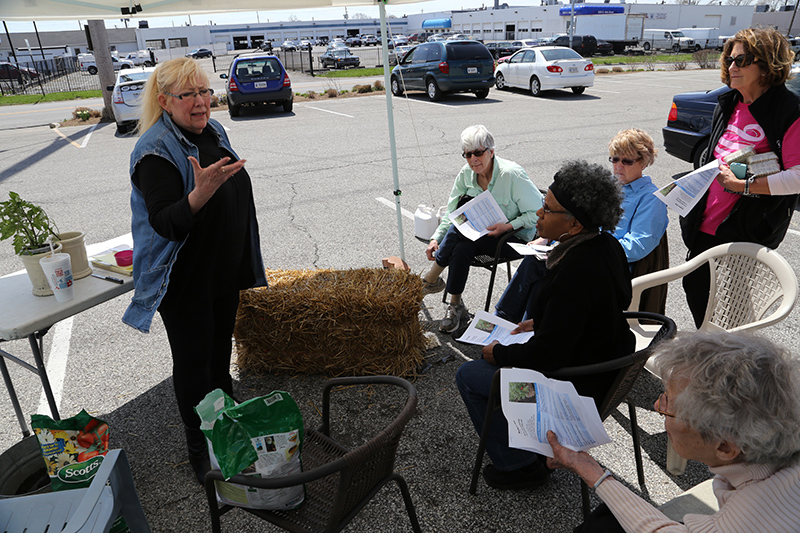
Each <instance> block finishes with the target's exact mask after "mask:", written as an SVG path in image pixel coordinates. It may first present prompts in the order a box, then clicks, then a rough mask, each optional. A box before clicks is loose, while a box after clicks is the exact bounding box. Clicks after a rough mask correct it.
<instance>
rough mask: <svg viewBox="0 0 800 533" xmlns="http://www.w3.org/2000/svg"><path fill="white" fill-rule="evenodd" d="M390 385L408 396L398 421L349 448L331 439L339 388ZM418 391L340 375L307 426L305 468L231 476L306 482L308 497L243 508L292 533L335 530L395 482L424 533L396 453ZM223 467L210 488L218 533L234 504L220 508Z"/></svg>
mask: <svg viewBox="0 0 800 533" xmlns="http://www.w3.org/2000/svg"><path fill="white" fill-rule="evenodd" d="M369 384H378V385H391V386H396V387H400V388H403V389H405V390H406V391H407V393H408V396H407V398H406V401H405V405H404V406H403V407H402V410H401V411H400V413H399V414H398V415H397V416H396V417H395V419H394V420H393V421H392V422H391V423H390V424H389V425H387V426H386V427H385V428H384V429H383V430H382V431H381V432H380V433H378V434H377V435H376V436H374V437H373V438H372V439H370V440H369V441H368V442H366V443H364V444H362V445H360V446H358V447H356V448H354V449H352V450H351V449H348V448H346V447H345V446H342V445H341V444H339V443H337V442H336V441H334V440H333V439H332V438H331V426H330V394H331V389H332V388H333V387H337V386H350V385H369ZM416 406H417V391H416V389H415V388H414V386H413V385H412V384H411V383H409V382H408V381H406V380H404V379H402V378H398V377H394V376H370V377H350V378H336V379H332V380H330V381H329V382H328V383H327V384H326V385H325V388H324V389H323V391H322V424H321V425H320V427H319V429H317V430H308V431H307V432H306V435H305V439H304V442H303V444H302V448H301V454H302V462H303V470H304V471H303V472H302V473H300V474H293V475H288V476H284V477H275V478H264V479H256V478H253V477H248V476H244V475H241V474H238V475H235V476H233V477H231V478H230V479H229V480H227V481H230V482H232V483H236V484H239V485H245V486H248V487H254V488H261V489H279V488H285V487H292V486H297V485H305V494H306V495H305V500H304V501H303V503H302V504H300V506H299V507H298V508H297V509H293V510H290V511H266V510H257V509H246V508H242V509H243V510H245V511H247V512H249V513H252V514H254V515H256V516H258V517H260V518H263V519H264V520H267V521H269V522H271V523H273V524H275V525H276V526H278V527H280V528H282V529H285V530H287V531H295V532H303V533H310V532H336V531H341V530H342V529H344V527H345V526H346V525H347V524H348V523H349V522H350V521H351V520H352V519H353V518H354V517H355V516H356V514H358V512H359V511H360V510H361V509H362V508H363V507H364V506H365V505H366V504H367V503H369V501H370V500H371V499H372V498H373V497H374V496H375V494H377V493H378V491H379V490H380V489H381V488H382V487H383V486H384V485H385V484H386V483H388V482H389V481H395V482H396V483H397V484H398V485H399V487H400V492H401V493H402V495H403V500H404V502H405V506H406V511H407V512H408V516H409V518H410V519H411V527H412V528H413V530H414V531H416V532H417V533H420V531H421V530H420V526H419V522H418V521H417V515H416V511H415V510H414V504H413V502H412V501H411V494H410V493H409V491H408V485H407V484H406V482H405V480H404V479H403V477H402V476H401V475H400V474H397V473H395V472H394V461H395V453H396V452H397V446H398V444H399V443H400V436H401V434H402V432H403V428H404V427H405V425H406V424H407V423H408V421H409V420H410V419H411V417H412V416H413V415H414V412H415V410H416ZM223 480H224V478H223V476H222V473H221V472H220V471H219V470H211V471H210V472H209V473H208V474H206V478H205V489H206V497H207V498H208V505H209V508H210V511H211V526H212V529H213V531H214V533H219V532H220V531H221V529H220V516H221V515H222V514H225V513H226V512H228V511H230V510H231V509H233V508H234V507H232V506H229V505H222V506H220V505H219V504H218V502H217V495H216V489H215V482H217V481H223Z"/></svg>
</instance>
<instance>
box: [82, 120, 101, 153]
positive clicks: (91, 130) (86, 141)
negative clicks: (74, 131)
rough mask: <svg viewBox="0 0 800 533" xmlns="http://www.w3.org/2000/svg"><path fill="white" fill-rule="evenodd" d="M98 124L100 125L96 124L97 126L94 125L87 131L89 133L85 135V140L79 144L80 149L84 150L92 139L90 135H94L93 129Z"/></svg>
mask: <svg viewBox="0 0 800 533" xmlns="http://www.w3.org/2000/svg"><path fill="white" fill-rule="evenodd" d="M99 124H100V123H99V122H98V123H97V124H95V125H94V126H92V129H90V130H89V133H87V134H86V138H85V139H84V140H83V142H82V143H81V148H86V145H87V144H88V143H89V139H90V138H91V137H92V133H94V129H95V128H96V127H97V126H98V125H99Z"/></svg>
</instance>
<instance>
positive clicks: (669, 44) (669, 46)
mask: <svg viewBox="0 0 800 533" xmlns="http://www.w3.org/2000/svg"><path fill="white" fill-rule="evenodd" d="M639 44H640V45H641V47H642V48H644V49H645V51H648V50H672V51H673V52H681V51H689V52H693V51H694V50H695V42H694V39H692V38H690V37H686V36H685V35H684V34H683V32H681V31H680V30H644V31H643V32H642V40H641V41H639Z"/></svg>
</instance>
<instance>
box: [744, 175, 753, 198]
mask: <svg viewBox="0 0 800 533" xmlns="http://www.w3.org/2000/svg"><path fill="white" fill-rule="evenodd" d="M754 181H755V178H754V177H752V176H751V177H749V178H747V179H746V180H744V191H742V196H750V184H752V183H753V182H754Z"/></svg>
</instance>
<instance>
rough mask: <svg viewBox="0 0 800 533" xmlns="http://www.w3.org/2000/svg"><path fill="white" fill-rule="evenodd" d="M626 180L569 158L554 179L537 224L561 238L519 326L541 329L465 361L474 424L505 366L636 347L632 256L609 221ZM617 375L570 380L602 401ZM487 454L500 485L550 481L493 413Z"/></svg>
mask: <svg viewBox="0 0 800 533" xmlns="http://www.w3.org/2000/svg"><path fill="white" fill-rule="evenodd" d="M621 202H622V193H621V191H620V184H619V182H618V181H617V180H616V179H614V177H613V176H612V175H611V173H610V172H609V171H608V170H606V169H604V168H603V167H601V166H600V165H590V164H589V163H587V162H585V161H571V162H568V163H565V164H564V165H563V166H562V167H561V169H560V170H559V171H558V173H557V174H556V175H555V177H554V178H553V184H552V185H550V189H549V191H548V192H547V196H546V197H545V200H544V206H543V207H542V208H541V209H539V211H538V212H537V215H538V217H539V219H538V222H537V223H536V229H537V230H538V231H539V235H541V236H542V237H544V238H546V239H551V240H557V241H559V243H560V244H558V246H556V247H555V248H554V249H553V250H552V251H551V252H550V254H549V255H548V258H547V261H546V267H547V271H546V273H545V275H544V277H543V278H542V281H541V283H539V284H538V285H537V286H536V287H535V288H534V299H533V301H534V302H535V303H534V306H533V310H532V314H531V319H530V320H527V321H525V322H523V323H522V324H520V327H519V328H517V329H518V331H531V330H532V331H534V332H535V335H534V336H533V337H532V338H531V339H530V340H529V341H528V342H527V343H525V344H513V345H510V346H503V345H501V344H498V343H497V342H493V343H492V344H490V345H488V346H485V347H484V348H483V358H482V359H479V360H475V361H470V362H467V363H465V364H463V365H461V368H459V369H458V373H457V374H456V383H457V384H458V390H459V392H460V393H461V397H462V398H463V400H464V403H465V404H466V406H467V411H468V412H469V415H470V418H471V419H472V423H473V424H474V426H475V429H476V430H477V431H478V433H479V434H480V432H481V429H482V427H483V421H484V416H485V414H486V406H487V403H488V398H489V390H490V388H491V384H492V377H493V376H494V373H495V372H496V371H497V369H498V368H500V367H502V366H515V367H519V368H530V369H533V370H538V371H540V372H545V373H546V372H547V371H548V370H554V369H557V368H562V367H567V366H580V365H586V364H592V363H599V362H602V361H606V360H610V359H615V358H618V357H622V356H623V355H626V354H629V353H633V351H634V349H635V339H634V336H633V333H632V332H631V331H630V328H629V327H628V322H627V321H626V320H625V318H624V317H623V311H624V310H625V309H627V307H628V305H629V304H630V302H631V278H630V271H629V270H628V261H627V258H626V257H625V253H624V251H623V249H622V246H621V245H620V243H619V241H618V240H617V239H615V238H614V237H613V236H612V235H611V233H609V232H608V231H604V230H603V229H602V228H614V227H616V225H617V223H618V221H619V219H620V217H621V216H622V207H621V206H620V204H621ZM615 374H616V373H615V372H608V373H604V374H597V375H593V376H591V377H587V378H575V379H574V380H572V382H573V384H574V385H575V388H576V389H577V391H578V393H579V394H581V395H583V396H589V397H592V398H594V400H595V402H596V403H599V402H600V400H601V399H602V398H603V396H604V395H605V393H606V391H607V390H608V389H609V387H610V386H611V384H612V381H613V379H614V376H615ZM486 451H487V452H488V453H489V457H490V458H491V460H492V464H490V465H487V466H486V468H485V469H484V471H483V476H484V478H485V479H486V482H487V483H488V484H489V485H490V486H492V487H495V488H498V489H522V488H532V487H536V486H538V485H541V484H543V483H544V482H546V481H547V479H548V476H549V474H550V470H549V469H548V468H547V466H546V465H545V463H544V461H542V460H541V459H540V456H538V455H537V454H535V453H532V452H528V451H524V450H519V449H514V448H509V446H508V425H507V422H506V419H505V417H503V416H502V415H499V414H496V415H495V416H493V417H492V428H491V432H490V434H489V441H488V442H487V445H486Z"/></svg>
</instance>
